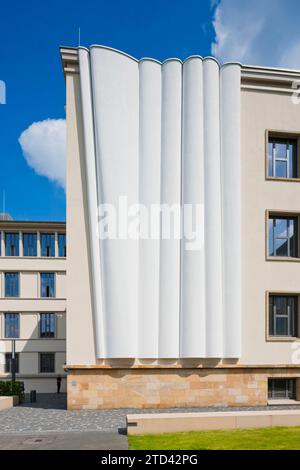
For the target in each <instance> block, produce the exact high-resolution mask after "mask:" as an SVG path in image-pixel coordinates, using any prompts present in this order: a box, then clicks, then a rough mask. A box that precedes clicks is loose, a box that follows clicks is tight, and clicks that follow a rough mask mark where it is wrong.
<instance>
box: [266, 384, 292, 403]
mask: <svg viewBox="0 0 300 470" xmlns="http://www.w3.org/2000/svg"><path fill="white" fill-rule="evenodd" d="M268 397H269V399H273V400H274V399H275V400H295V399H296V379H269V381H268Z"/></svg>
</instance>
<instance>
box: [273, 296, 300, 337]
mask: <svg viewBox="0 0 300 470" xmlns="http://www.w3.org/2000/svg"><path fill="white" fill-rule="evenodd" d="M269 335H270V336H290V337H296V336H298V297H297V296H290V295H270V296H269Z"/></svg>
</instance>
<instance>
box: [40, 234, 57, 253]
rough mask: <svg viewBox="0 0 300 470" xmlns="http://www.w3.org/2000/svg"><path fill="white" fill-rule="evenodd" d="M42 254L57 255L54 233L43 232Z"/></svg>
mask: <svg viewBox="0 0 300 470" xmlns="http://www.w3.org/2000/svg"><path fill="white" fill-rule="evenodd" d="M41 256H46V257H51V256H52V257H53V256H55V236H54V233H41Z"/></svg>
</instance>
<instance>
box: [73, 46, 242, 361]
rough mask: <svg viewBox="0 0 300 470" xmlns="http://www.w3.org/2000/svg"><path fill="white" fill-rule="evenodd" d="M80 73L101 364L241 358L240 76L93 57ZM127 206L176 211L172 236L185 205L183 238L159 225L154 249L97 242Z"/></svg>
mask: <svg viewBox="0 0 300 470" xmlns="http://www.w3.org/2000/svg"><path fill="white" fill-rule="evenodd" d="M79 68H80V83H81V100H82V113H83V130H84V150H85V152H84V163H85V174H86V192H87V205H88V207H87V214H88V229H89V243H90V259H91V277H92V294H93V308H94V316H95V330H96V331H95V333H96V334H95V337H96V346H97V356H98V357H101V358H134V357H139V358H144V359H146V358H147V359H151V358H153V359H160V358H161V359H163V358H170V359H172V358H191V357H192V358H193V357H194V358H208V357H213V358H238V357H240V354H241V261H240V260H241V175H240V166H241V162H240V66H238V65H235V64H227V65H225V66H224V67H222V68H221V69H220V68H219V65H218V64H217V62H216V61H214V60H213V59H212V58H207V59H204V60H202V59H201V58H200V57H196V56H194V57H190V58H189V59H187V60H186V61H185V62H184V63H183V64H182V62H181V61H179V60H177V59H170V60H168V61H166V62H164V63H163V64H161V63H160V62H158V61H155V60H152V59H143V60H141V61H137V60H135V59H134V58H132V57H129V56H127V55H126V54H123V53H121V52H119V51H115V50H112V49H109V48H105V47H101V46H92V47H91V48H90V50H89V51H88V50H86V49H84V48H79ZM83 175H84V173H83ZM124 196H125V197H126V198H127V204H128V207H129V206H131V205H137V204H141V205H143V206H144V207H145V208H148V209H149V208H150V206H151V205H153V204H157V205H159V204H161V210H163V209H164V208H165V207H167V210H168V211H169V217H170V220H173V222H172V223H171V224H170V225H169V226H168V228H171V229H172V228H173V226H174V222H175V223H176V220H177V222H178V219H176V218H177V217H178V212H177V213H176V210H178V208H179V207H180V205H181V208H182V209H183V217H182V219H180V218H179V227H180V228H181V232H182V233H181V234H182V235H183V239H182V240H180V238H177V239H176V238H175V239H174V233H171V239H170V238H167V239H165V238H164V237H165V235H166V233H165V228H166V226H163V225H162V224H158V228H159V230H158V232H159V233H158V234H157V235H158V239H156V240H155V239H153V238H152V239H151V238H150V239H149V238H148V239H147V238H146V239H144V238H143V234H142V237H141V238H140V239H135V240H132V239H128V237H127V230H126V227H124V232H123V236H122V233H120V232H119V233H118V234H117V237H118V238H117V239H115V240H114V239H105V240H101V242H99V240H98V233H97V206H98V205H99V204H112V208H118V207H119V203H120V199H119V198H120V197H124ZM123 203H124V200H123ZM187 205H190V207H192V210H193V219H192V221H193V222H194V223H195V222H196V220H197V222H198V226H197V228H198V229H199V228H200V233H199V232H198V233H197V236H198V240H199V239H200V244H198V246H196V249H191V248H192V245H191V242H193V240H190V238H189V237H190V235H191V233H190V232H187V230H188V229H189V230H190V231H191V230H192V229H194V228H195V225H194V226H193V227H191V226H189V225H187V223H188V219H187V214H186V212H185V210H186V207H187ZM174 208H175V213H174V212H173V211H174ZM106 210H109V208H106ZM106 215H108V213H106ZM132 215H133V214H132ZM147 215H149V213H148V214H147ZM110 216H111V213H110ZM113 216H114V214H113ZM196 217H198V219H196ZM199 218H200V220H199ZM107 220H108V221H109V227H110V228H109V235H111V231H110V230H111V229H113V228H114V223H113V222H114V221H113V220H112V218H109V217H108V219H107ZM142 221H143V218H142ZM164 221H165V222H166V220H164ZM116 222H117V225H118V224H119V221H116ZM148 222H149V219H148ZM152 222H153V220H152ZM118 228H120V227H118ZM121 228H122V224H121ZM144 228H145V227H144ZM152 235H153V234H152ZM177 235H178V233H177ZM194 247H195V246H194Z"/></svg>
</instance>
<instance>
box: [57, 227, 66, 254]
mask: <svg viewBox="0 0 300 470" xmlns="http://www.w3.org/2000/svg"><path fill="white" fill-rule="evenodd" d="M58 256H59V257H61V258H65V257H66V256H67V247H66V234H65V233H59V234H58Z"/></svg>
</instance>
